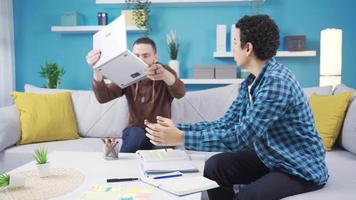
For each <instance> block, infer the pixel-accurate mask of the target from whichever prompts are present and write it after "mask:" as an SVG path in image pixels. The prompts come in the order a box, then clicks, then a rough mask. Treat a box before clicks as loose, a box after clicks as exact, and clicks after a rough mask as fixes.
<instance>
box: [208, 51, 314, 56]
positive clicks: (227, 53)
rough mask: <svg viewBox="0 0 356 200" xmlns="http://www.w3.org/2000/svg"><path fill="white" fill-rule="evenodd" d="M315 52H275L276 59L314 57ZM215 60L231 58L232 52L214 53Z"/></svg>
mask: <svg viewBox="0 0 356 200" xmlns="http://www.w3.org/2000/svg"><path fill="white" fill-rule="evenodd" d="M314 56H316V51H314V50H310V51H277V55H276V57H314ZM214 57H215V58H232V57H233V55H232V52H214Z"/></svg>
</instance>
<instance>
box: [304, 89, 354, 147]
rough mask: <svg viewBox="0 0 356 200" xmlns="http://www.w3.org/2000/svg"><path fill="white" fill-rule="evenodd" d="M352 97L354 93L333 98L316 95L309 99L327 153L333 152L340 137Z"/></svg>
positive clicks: (345, 93) (344, 93) (346, 93)
mask: <svg viewBox="0 0 356 200" xmlns="http://www.w3.org/2000/svg"><path fill="white" fill-rule="evenodd" d="M351 96H352V92H343V93H340V94H337V95H333V96H319V95H316V94H315V93H314V94H312V95H311V96H310V97H309V104H310V107H311V109H312V112H313V115H314V120H315V125H316V129H317V130H318V132H319V134H320V137H321V138H322V140H323V143H324V147H325V149H326V150H327V151H329V150H331V148H332V146H333V145H334V143H335V141H336V139H337V137H338V136H339V133H340V129H341V127H342V124H343V121H344V117H345V113H346V109H347V106H348V103H349V99H350V98H351Z"/></svg>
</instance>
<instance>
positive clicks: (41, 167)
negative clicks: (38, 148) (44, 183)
mask: <svg viewBox="0 0 356 200" xmlns="http://www.w3.org/2000/svg"><path fill="white" fill-rule="evenodd" d="M37 169H38V175H39V176H40V177H41V178H44V177H47V176H49V174H50V164H49V163H45V164H37Z"/></svg>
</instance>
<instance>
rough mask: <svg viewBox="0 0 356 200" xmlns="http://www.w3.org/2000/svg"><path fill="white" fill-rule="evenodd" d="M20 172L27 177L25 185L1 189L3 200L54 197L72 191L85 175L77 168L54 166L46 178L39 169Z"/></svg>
mask: <svg viewBox="0 0 356 200" xmlns="http://www.w3.org/2000/svg"><path fill="white" fill-rule="evenodd" d="M19 174H22V175H24V176H25V177H26V184H25V187H21V188H15V189H5V190H2V191H0V199H1V200H15V199H19V200H32V199H33V200H35V199H36V200H40V199H41V200H42V199H49V198H54V197H58V196H61V195H64V194H67V193H69V192H72V191H73V190H75V189H76V188H77V187H78V186H79V185H80V184H81V183H82V182H83V181H84V175H83V174H82V173H80V172H79V171H78V170H75V169H62V168H52V169H51V175H50V176H49V177H46V178H40V177H39V176H38V172H37V170H31V171H25V172H21V173H19Z"/></svg>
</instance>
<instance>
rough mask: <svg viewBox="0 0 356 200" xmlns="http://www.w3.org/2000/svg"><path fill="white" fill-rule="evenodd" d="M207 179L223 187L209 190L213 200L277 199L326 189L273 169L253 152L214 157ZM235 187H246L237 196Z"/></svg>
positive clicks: (208, 162) (209, 166)
mask: <svg viewBox="0 0 356 200" xmlns="http://www.w3.org/2000/svg"><path fill="white" fill-rule="evenodd" d="M204 176H205V177H207V178H209V179H212V180H214V181H216V182H217V183H218V184H219V185H220V187H219V188H216V189H211V190H208V195H209V199H210V200H214V199H219V200H225V199H229V200H230V199H238V200H277V199H282V198H284V197H288V196H292V195H296V194H300V193H305V192H310V191H314V190H318V189H320V188H322V187H323V186H324V185H317V184H315V183H313V182H310V181H306V180H304V179H302V178H299V177H296V176H293V175H290V174H287V173H284V172H281V171H278V170H269V169H268V168H267V167H266V166H265V165H264V164H263V163H262V162H261V161H260V159H259V158H258V156H257V155H256V153H255V151H253V150H245V151H242V152H239V153H221V154H217V155H214V156H212V157H211V158H210V159H208V160H207V161H206V163H205V168H204ZM234 184H243V187H240V190H239V193H238V196H235V193H234V190H233V185H234Z"/></svg>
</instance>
